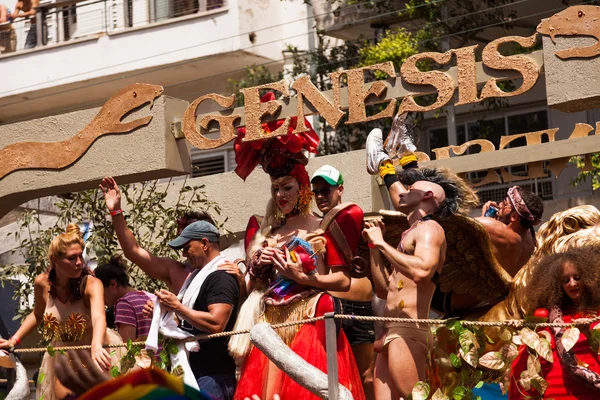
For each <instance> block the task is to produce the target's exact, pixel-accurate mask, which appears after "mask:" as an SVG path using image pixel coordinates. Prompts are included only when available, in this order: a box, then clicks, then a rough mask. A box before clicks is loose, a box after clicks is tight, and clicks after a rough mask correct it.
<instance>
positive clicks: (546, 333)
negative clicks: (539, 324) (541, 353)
mask: <svg viewBox="0 0 600 400" xmlns="http://www.w3.org/2000/svg"><path fill="white" fill-rule="evenodd" d="M538 334H539V335H541V336H543V337H544V338H545V339H546V340H547V341H548V342H552V335H550V332H548V331H545V330H544V331H539V332H538Z"/></svg>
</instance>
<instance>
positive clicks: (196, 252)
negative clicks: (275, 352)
mask: <svg viewBox="0 0 600 400" xmlns="http://www.w3.org/2000/svg"><path fill="white" fill-rule="evenodd" d="M169 246H171V247H172V248H174V249H176V250H179V249H181V250H183V255H184V256H185V257H186V258H187V264H188V265H189V266H190V267H191V268H192V269H193V272H192V273H191V274H190V276H189V277H188V278H187V280H186V281H185V283H184V284H183V287H182V288H181V290H180V291H179V294H178V295H175V294H174V293H171V292H169V291H168V290H165V289H162V290H160V291H157V292H156V296H157V301H158V304H159V305H160V308H161V311H162V312H164V311H165V310H166V311H167V312H173V313H174V314H175V316H176V317H177V319H178V320H179V325H178V328H179V329H181V330H182V331H185V332H188V333H190V334H191V335H194V336H195V335H198V334H200V333H218V332H223V331H230V330H233V325H234V324H235V320H236V318H237V313H238V301H239V295H240V288H239V284H238V281H237V279H236V278H235V277H234V276H233V275H231V274H228V273H227V272H226V271H222V270H219V269H217V267H219V266H220V265H222V264H224V263H227V260H226V259H225V257H224V256H223V255H221V253H220V251H219V230H218V229H217V227H215V226H214V225H213V224H211V223H210V222H207V221H196V222H193V223H191V224H190V225H188V226H187V227H186V228H185V229H184V230H183V231H182V232H181V233H180V234H179V236H178V237H177V238H175V239H174V240H172V241H170V242H169ZM163 321H164V318H163V320H161V324H163ZM161 332H162V333H163V334H165V329H163V327H162V325H161ZM149 336H150V335H149ZM228 341H229V339H228V338H218V339H211V340H208V341H205V342H202V343H201V344H200V349H199V350H198V351H195V352H194V351H192V352H190V353H189V363H190V366H191V370H192V371H193V373H194V376H195V378H196V380H197V383H198V387H199V388H200V390H201V391H202V392H204V393H206V394H209V395H210V396H211V398H215V399H231V398H233V393H234V391H235V386H236V380H235V362H234V360H233V358H232V357H231V356H230V355H229V352H228V350H227V344H228Z"/></svg>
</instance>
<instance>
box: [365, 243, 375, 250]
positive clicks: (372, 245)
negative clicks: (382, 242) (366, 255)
mask: <svg viewBox="0 0 600 400" xmlns="http://www.w3.org/2000/svg"><path fill="white" fill-rule="evenodd" d="M367 246H369V248H370V249H376V248H377V246H375V245H374V244H373V243H367Z"/></svg>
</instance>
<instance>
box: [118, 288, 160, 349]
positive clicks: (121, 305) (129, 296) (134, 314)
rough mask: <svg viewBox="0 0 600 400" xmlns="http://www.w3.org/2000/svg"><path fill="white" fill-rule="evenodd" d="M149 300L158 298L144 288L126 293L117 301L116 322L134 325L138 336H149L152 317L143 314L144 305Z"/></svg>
mask: <svg viewBox="0 0 600 400" xmlns="http://www.w3.org/2000/svg"><path fill="white" fill-rule="evenodd" d="M148 300H152V301H154V300H156V297H155V296H154V295H152V294H150V293H148V292H144V291H142V290H139V291H136V292H129V293H126V294H125V296H123V297H121V298H120V299H119V300H117V302H116V303H115V324H117V325H118V324H126V325H132V326H135V328H136V335H135V336H136V337H138V338H139V337H142V336H148V332H149V331H150V324H151V323H152V318H151V317H145V316H144V315H143V314H142V310H143V308H144V305H145V304H146V302H147V301H148Z"/></svg>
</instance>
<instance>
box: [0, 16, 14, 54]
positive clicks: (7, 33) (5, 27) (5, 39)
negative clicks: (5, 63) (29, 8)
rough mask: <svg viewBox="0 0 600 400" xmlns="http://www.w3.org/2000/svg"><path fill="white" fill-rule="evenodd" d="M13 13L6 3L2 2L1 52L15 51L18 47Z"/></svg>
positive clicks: (0, 19)
mask: <svg viewBox="0 0 600 400" xmlns="http://www.w3.org/2000/svg"><path fill="white" fill-rule="evenodd" d="M12 21H13V19H12V14H11V12H10V10H9V9H8V8H6V6H5V5H4V4H0V53H2V54H6V53H11V52H13V51H15V48H16V47H17V34H16V33H15V30H14V29H13V27H12Z"/></svg>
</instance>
